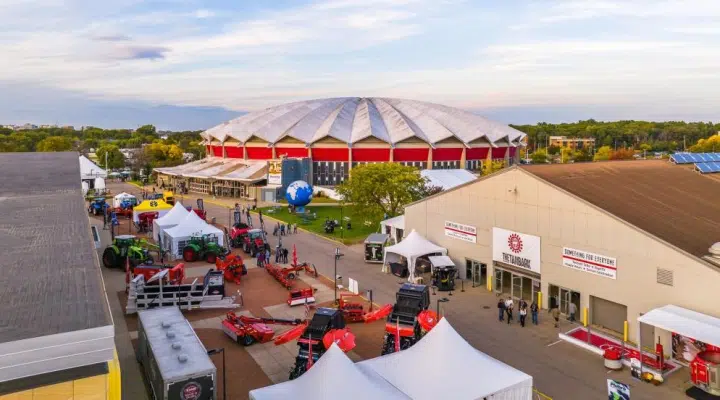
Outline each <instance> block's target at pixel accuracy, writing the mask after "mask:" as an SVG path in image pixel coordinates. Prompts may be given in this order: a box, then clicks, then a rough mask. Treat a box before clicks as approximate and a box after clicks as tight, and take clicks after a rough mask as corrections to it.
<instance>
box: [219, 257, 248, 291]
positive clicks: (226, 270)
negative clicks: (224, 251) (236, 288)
mask: <svg viewBox="0 0 720 400" xmlns="http://www.w3.org/2000/svg"><path fill="white" fill-rule="evenodd" d="M215 268H217V270H218V271H222V272H223V276H224V277H225V280H226V281H228V282H234V283H235V284H236V285H239V284H240V280H241V277H242V276H243V275H247V267H246V266H245V263H244V262H243V259H242V257H240V256H238V255H235V254H230V255H228V256H218V258H217V259H216V260H215Z"/></svg>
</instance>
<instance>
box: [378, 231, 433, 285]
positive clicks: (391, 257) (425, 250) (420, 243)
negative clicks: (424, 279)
mask: <svg viewBox="0 0 720 400" xmlns="http://www.w3.org/2000/svg"><path fill="white" fill-rule="evenodd" d="M436 253H440V254H441V255H447V249H446V248H444V247H440V246H438V245H436V244H435V243H433V242H431V241H429V240H427V239H425V238H424V237H423V236H422V235H420V234H419V233H417V232H416V231H415V230H414V229H413V231H412V232H410V234H409V235H408V236H407V237H406V238H405V239H404V240H403V241H402V242H400V243H398V244H396V245H394V246H390V247H386V248H385V259H384V261H383V264H385V265H387V264H388V263H390V262H398V261H400V257H401V256H402V257H405V259H406V260H407V262H408V270H409V272H410V276H409V277H408V280H409V281H411V282H413V281H415V263H416V261H417V259H418V257H422V256H425V255H428V254H436Z"/></svg>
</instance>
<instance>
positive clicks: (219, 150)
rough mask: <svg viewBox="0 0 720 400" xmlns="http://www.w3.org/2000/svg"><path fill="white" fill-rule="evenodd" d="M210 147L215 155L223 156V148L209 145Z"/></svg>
mask: <svg viewBox="0 0 720 400" xmlns="http://www.w3.org/2000/svg"><path fill="white" fill-rule="evenodd" d="M210 147H211V148H212V153H213V155H214V156H215V157H222V156H223V148H222V146H210Z"/></svg>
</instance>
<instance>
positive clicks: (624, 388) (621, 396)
mask: <svg viewBox="0 0 720 400" xmlns="http://www.w3.org/2000/svg"><path fill="white" fill-rule="evenodd" d="M607 388H608V400H630V386H629V385H626V384H624V383H622V382H618V381H615V380H612V379H608V380H607Z"/></svg>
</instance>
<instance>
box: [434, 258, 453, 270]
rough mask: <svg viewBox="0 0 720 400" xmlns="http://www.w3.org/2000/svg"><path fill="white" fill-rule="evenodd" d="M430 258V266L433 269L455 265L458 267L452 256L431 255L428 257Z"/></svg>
mask: <svg viewBox="0 0 720 400" xmlns="http://www.w3.org/2000/svg"><path fill="white" fill-rule="evenodd" d="M428 260H430V268H432V269H433V270H434V269H435V268H442V267H453V268H457V267H456V266H455V263H454V262H453V260H452V258H450V257H448V256H430V257H428Z"/></svg>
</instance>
